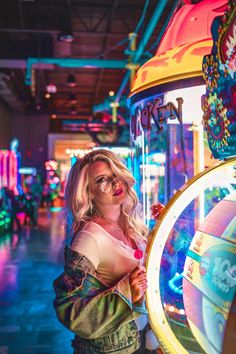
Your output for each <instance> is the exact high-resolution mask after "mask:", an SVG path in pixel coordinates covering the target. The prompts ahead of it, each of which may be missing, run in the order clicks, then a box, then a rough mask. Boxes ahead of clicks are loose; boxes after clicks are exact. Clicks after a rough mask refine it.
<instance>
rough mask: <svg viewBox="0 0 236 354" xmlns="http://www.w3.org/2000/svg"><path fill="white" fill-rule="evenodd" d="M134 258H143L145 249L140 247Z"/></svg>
mask: <svg viewBox="0 0 236 354" xmlns="http://www.w3.org/2000/svg"><path fill="white" fill-rule="evenodd" d="M134 258H136V259H141V258H143V251H142V250H141V249H140V248H138V249H137V250H135V251H134Z"/></svg>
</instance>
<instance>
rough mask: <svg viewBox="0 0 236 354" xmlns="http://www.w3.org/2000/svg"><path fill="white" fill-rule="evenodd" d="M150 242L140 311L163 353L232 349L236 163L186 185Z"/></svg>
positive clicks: (216, 168) (211, 170) (231, 161)
mask: <svg viewBox="0 0 236 354" xmlns="http://www.w3.org/2000/svg"><path fill="white" fill-rule="evenodd" d="M151 238H152V239H151V240H150V241H149V245H148V250H147V276H148V284H149V286H148V290H147V305H148V310H149V316H150V322H151V325H152V328H153V330H154V332H155V334H156V336H157V338H158V340H159V342H160V344H161V347H162V349H163V351H164V352H165V353H171V354H175V353H176V354H179V353H181V354H182V353H183V354H184V353H194V354H195V353H207V354H219V353H224V354H226V353H227V354H231V353H232V351H231V352H230V351H229V349H227V348H229V347H230V348H231V350H232V348H236V342H235V336H234V335H233V333H234V331H235V330H234V329H233V326H235V324H233V323H235V322H234V321H233V320H232V319H233V318H234V320H235V315H234V314H235V300H234V299H235V290H236V159H235V158H231V159H229V160H227V161H224V162H220V163H219V164H217V165H215V166H213V167H211V168H209V169H207V170H205V171H203V172H202V173H200V174H199V175H197V176H195V177H194V178H193V179H192V180H190V181H189V182H188V183H187V184H185V185H184V186H183V187H182V188H181V190H180V191H178V192H177V193H176V194H175V196H174V197H173V198H172V200H170V202H169V203H168V204H167V206H166V208H165V210H164V212H163V214H162V218H161V220H160V221H158V222H157V224H156V225H155V227H154V229H153V231H152V235H151ZM228 341H229V342H230V345H228V344H227V342H228Z"/></svg>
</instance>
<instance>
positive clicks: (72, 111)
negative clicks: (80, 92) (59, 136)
mask: <svg viewBox="0 0 236 354" xmlns="http://www.w3.org/2000/svg"><path fill="white" fill-rule="evenodd" d="M70 114H71V115H72V116H75V115H76V114H77V109H76V106H71V107H70Z"/></svg>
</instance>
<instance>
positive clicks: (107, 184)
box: [95, 174, 123, 194]
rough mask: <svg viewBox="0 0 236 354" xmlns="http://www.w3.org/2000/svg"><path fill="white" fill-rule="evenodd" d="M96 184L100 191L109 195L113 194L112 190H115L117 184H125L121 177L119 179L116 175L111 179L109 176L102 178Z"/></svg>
mask: <svg viewBox="0 0 236 354" xmlns="http://www.w3.org/2000/svg"><path fill="white" fill-rule="evenodd" d="M95 183H96V184H97V185H98V186H99V189H100V190H101V191H102V192H103V193H107V194H108V193H111V192H112V190H113V189H114V187H115V186H116V184H117V183H123V181H122V179H121V178H120V177H117V176H116V175H115V174H114V175H112V176H111V177H108V176H104V177H101V178H99V179H98V180H97V181H96V182H95Z"/></svg>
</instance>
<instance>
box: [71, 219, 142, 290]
mask: <svg viewBox="0 0 236 354" xmlns="http://www.w3.org/2000/svg"><path fill="white" fill-rule="evenodd" d="M71 248H72V249H73V250H75V251H77V252H79V253H81V254H83V255H84V256H86V257H87V258H88V259H89V260H90V262H91V263H92V264H93V265H94V267H95V268H96V270H97V272H98V273H99V274H100V275H101V276H102V277H103V278H104V279H105V280H106V281H107V282H108V283H109V284H110V285H113V284H115V283H116V282H117V281H119V280H120V279H121V278H123V277H124V276H125V275H126V274H127V273H129V272H131V271H132V270H133V269H134V268H136V267H137V266H139V265H140V263H142V261H143V260H142V259H136V258H135V257H134V252H135V250H134V249H133V248H131V247H130V246H128V245H126V244H125V243H124V242H122V241H120V240H118V239H117V238H115V237H114V236H112V235H111V234H110V233H109V232H107V231H106V230H105V229H104V228H103V227H102V226H101V225H99V224H97V223H95V222H93V221H90V222H88V223H87V224H86V225H85V227H84V228H83V229H82V230H81V231H80V232H79V233H78V234H77V235H76V236H75V237H74V239H73V241H72V244H71Z"/></svg>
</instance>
